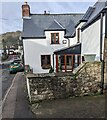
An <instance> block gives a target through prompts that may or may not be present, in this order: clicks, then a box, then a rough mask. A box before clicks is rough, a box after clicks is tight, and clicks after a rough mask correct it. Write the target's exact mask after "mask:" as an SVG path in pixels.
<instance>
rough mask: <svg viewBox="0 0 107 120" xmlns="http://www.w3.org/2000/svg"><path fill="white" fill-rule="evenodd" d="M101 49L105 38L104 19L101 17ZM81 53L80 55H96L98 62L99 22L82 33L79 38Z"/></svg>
mask: <svg viewBox="0 0 107 120" xmlns="http://www.w3.org/2000/svg"><path fill="white" fill-rule="evenodd" d="M103 23H104V24H103V49H104V37H105V17H103ZM81 42H82V52H81V54H82V55H84V54H96V60H97V61H99V60H100V20H97V21H96V22H95V23H93V24H92V25H91V26H89V27H88V28H87V29H85V30H84V31H83V32H82V36H81Z"/></svg>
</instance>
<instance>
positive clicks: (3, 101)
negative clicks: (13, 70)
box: [2, 74, 17, 108]
mask: <svg viewBox="0 0 107 120" xmlns="http://www.w3.org/2000/svg"><path fill="white" fill-rule="evenodd" d="M16 76H17V74H16V75H15V77H14V78H13V80H12V84H11V86H10V87H9V88H8V90H7V92H6V94H5V96H4V99H3V100H2V108H3V106H4V103H5V100H6V98H7V96H8V94H9V92H10V90H11V88H12V87H13V84H14V81H15V79H16Z"/></svg>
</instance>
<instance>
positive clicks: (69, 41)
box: [67, 38, 70, 47]
mask: <svg viewBox="0 0 107 120" xmlns="http://www.w3.org/2000/svg"><path fill="white" fill-rule="evenodd" d="M67 39H68V47H70V39H69V38H67Z"/></svg>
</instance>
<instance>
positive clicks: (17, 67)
mask: <svg viewBox="0 0 107 120" xmlns="http://www.w3.org/2000/svg"><path fill="white" fill-rule="evenodd" d="M21 71H24V65H23V63H22V61H21V60H20V59H17V60H14V61H13V62H12V63H11V64H10V67H9V72H10V74H11V73H17V72H21Z"/></svg>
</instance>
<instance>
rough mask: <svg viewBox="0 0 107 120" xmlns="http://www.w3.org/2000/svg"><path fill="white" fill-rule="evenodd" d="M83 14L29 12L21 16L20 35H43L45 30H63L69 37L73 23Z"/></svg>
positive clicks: (73, 28)
mask: <svg viewBox="0 0 107 120" xmlns="http://www.w3.org/2000/svg"><path fill="white" fill-rule="evenodd" d="M82 17H83V14H31V15H30V18H29V19H27V18H23V32H22V37H25V38H27V37H32V38H33V37H34V38H36V37H45V36H44V33H45V32H44V31H45V30H65V37H71V36H72V35H73V33H74V31H75V25H76V24H77V22H78V21H79V20H80V19H81V18H82Z"/></svg>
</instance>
